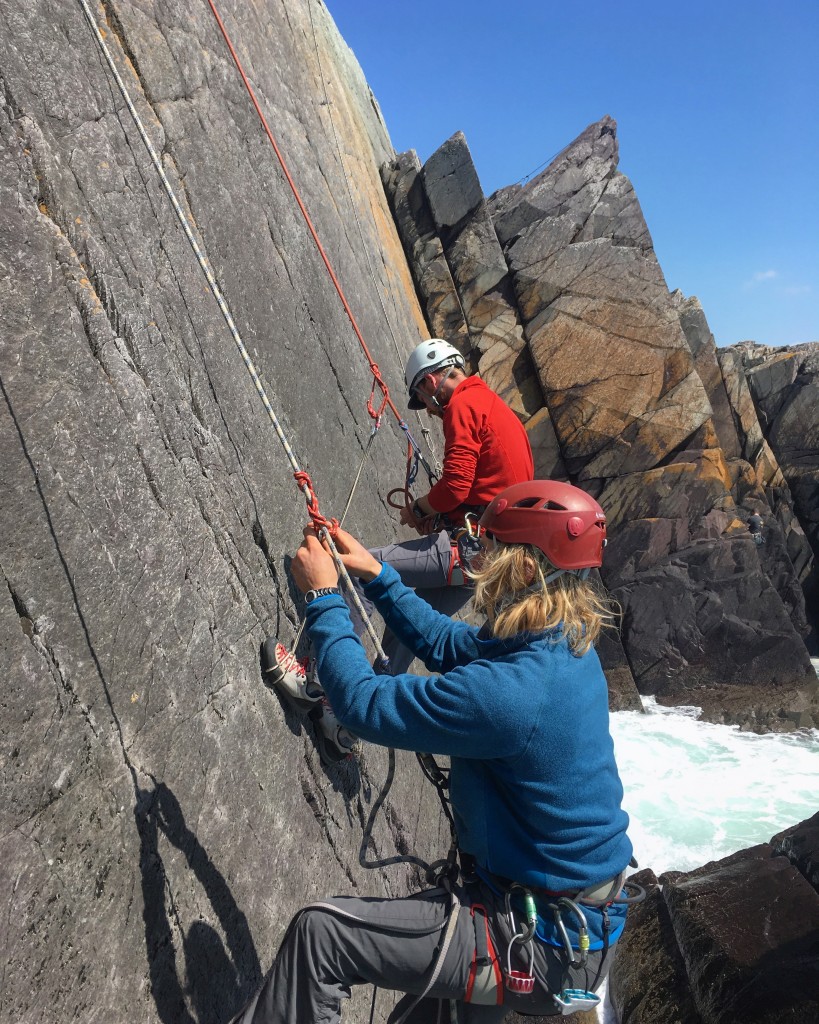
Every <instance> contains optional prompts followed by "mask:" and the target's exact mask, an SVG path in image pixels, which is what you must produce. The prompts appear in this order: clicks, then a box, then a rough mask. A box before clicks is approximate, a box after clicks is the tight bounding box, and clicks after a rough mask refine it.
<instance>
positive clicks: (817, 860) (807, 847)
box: [771, 814, 819, 892]
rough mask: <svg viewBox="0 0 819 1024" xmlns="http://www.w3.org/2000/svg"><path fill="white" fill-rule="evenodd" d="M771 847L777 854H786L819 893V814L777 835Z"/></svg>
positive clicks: (772, 840)
mask: <svg viewBox="0 0 819 1024" xmlns="http://www.w3.org/2000/svg"><path fill="white" fill-rule="evenodd" d="M771 846H772V847H773V850H774V852H775V853H781V854H784V856H786V857H787V858H788V860H790V862H791V864H793V865H794V867H795V868H797V869H798V870H799V871H800V872H801V874H802V876H803V877H804V878H805V879H806V881H808V882H810V884H811V885H812V886H813V888H814V889H815V890H816V891H817V892H819V814H814V816H813V817H812V818H808V820H807V821H803V822H800V824H798V825H794V826H793V827H792V828H788V829H785V831H784V832H779V833H777V834H776V835H775V836H774V837H773V839H771Z"/></svg>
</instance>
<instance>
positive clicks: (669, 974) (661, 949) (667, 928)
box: [608, 870, 702, 1024]
mask: <svg viewBox="0 0 819 1024" xmlns="http://www.w3.org/2000/svg"><path fill="white" fill-rule="evenodd" d="M631 877H632V880H633V881H636V882H638V883H639V884H640V885H642V886H644V887H645V889H646V899H645V900H644V901H643V902H642V903H638V904H637V905H636V906H635V907H632V908H631V909H630V910H629V912H628V917H627V919H626V928H625V931H624V932H623V935H622V937H621V938H620V940H619V941H618V943H617V947H616V949H617V953H616V956H615V958H614V963H613V965H612V968H611V972H610V974H609V981H608V991H609V997H610V999H611V1001H612V1004H613V1006H614V1007H615V1010H616V1011H617V1019H618V1020H619V1022H620V1024H702V1017H700V1015H699V1013H698V1012H697V1009H696V1007H695V1004H694V1001H693V998H692V996H691V993H690V991H689V989H688V978H687V975H686V971H685V963H684V961H683V958H682V955H681V954H680V951H679V948H678V946H677V941H676V937H675V935H674V929H673V928H672V926H671V918H670V917H669V914H668V908H667V907H666V905H665V900H664V899H663V895H662V891H661V890H660V888H659V887H658V885H657V879H656V878H655V877H654V874H653V872H652V871H650V870H645V871H639V872H637V873H636V874H635V875H632V876H631Z"/></svg>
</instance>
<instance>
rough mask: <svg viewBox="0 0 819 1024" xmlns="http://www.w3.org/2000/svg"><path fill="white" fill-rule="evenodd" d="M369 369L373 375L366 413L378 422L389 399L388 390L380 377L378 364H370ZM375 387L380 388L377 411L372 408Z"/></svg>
mask: <svg viewBox="0 0 819 1024" xmlns="http://www.w3.org/2000/svg"><path fill="white" fill-rule="evenodd" d="M370 369H371V370H372V373H373V386H372V387H371V388H370V397H369V398H368V399H367V412H368V413H369V414H370V416H372V418H373V419H374V420H380V419H381V416H382V414H383V412H384V410H385V409H386V408H387V402H388V401H389V399H390V389H389V388H388V387H387V385H386V383H385V381H384V379H383V377H382V376H381V371H380V370H379V369H378V363H370ZM376 385H378V387H379V388H381V405H379V407H378V409H376V408H375V407H374V406H373V398H374V396H375V388H376Z"/></svg>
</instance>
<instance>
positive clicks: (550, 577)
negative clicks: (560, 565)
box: [546, 569, 591, 583]
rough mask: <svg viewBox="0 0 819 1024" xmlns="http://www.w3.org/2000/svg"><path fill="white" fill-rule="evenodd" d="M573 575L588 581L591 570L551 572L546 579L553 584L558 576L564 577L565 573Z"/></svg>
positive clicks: (557, 570)
mask: <svg viewBox="0 0 819 1024" xmlns="http://www.w3.org/2000/svg"><path fill="white" fill-rule="evenodd" d="M567 572H568V573H571V574H572V576H577V577H578V578H579V579H581V580H587V579H588V578H589V573H590V572H591V569H556V570H555V571H554V572H550V573H549V575H548V576H547V577H546V582H547V583H551V582H552V580H556V579H557V578H558V576H563V575H564V573H567Z"/></svg>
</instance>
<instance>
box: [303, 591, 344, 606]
mask: <svg viewBox="0 0 819 1024" xmlns="http://www.w3.org/2000/svg"><path fill="white" fill-rule="evenodd" d="M329 594H338V595H341V590H339V588H338V587H318V588H317V589H316V590H308V591H307V593H306V594H305V595H304V603H305V604H310V603H311V602H313V601H315V599H316V598H317V597H327V596H328V595H329Z"/></svg>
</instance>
